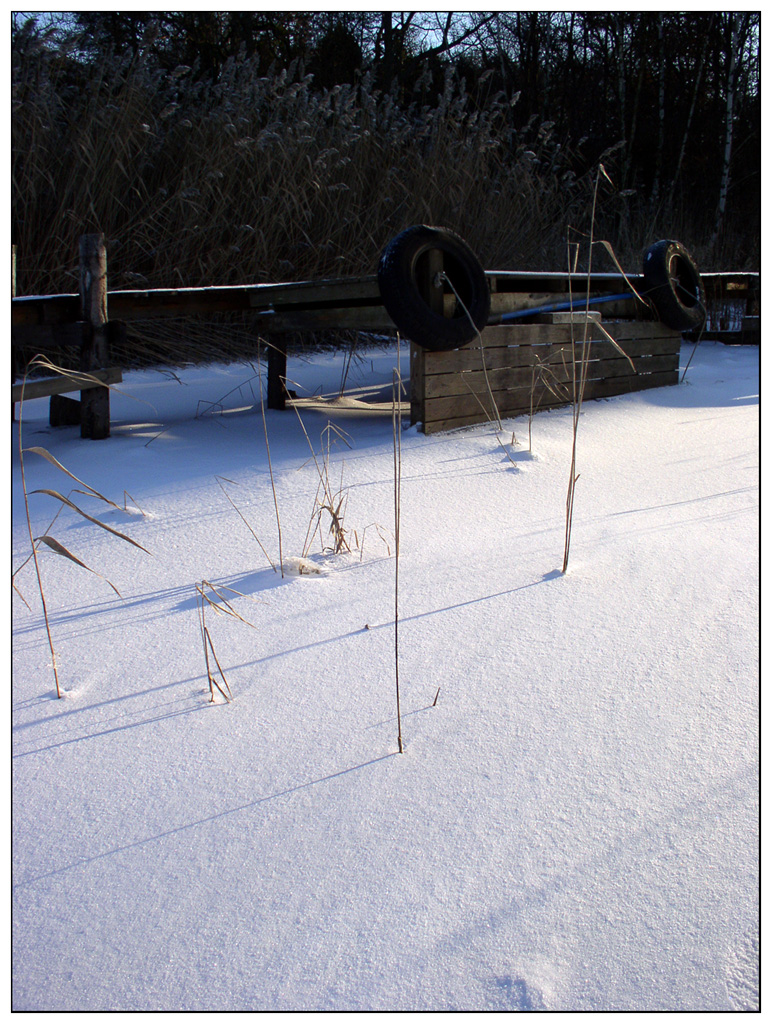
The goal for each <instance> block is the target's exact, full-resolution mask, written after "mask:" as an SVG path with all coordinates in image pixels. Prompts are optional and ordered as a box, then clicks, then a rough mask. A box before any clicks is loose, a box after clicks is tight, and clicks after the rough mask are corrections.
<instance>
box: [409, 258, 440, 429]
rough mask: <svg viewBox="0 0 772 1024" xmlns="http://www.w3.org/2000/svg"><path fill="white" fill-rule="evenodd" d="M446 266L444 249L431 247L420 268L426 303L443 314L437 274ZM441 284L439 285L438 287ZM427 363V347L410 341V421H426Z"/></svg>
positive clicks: (434, 311)
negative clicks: (425, 388) (425, 379)
mask: <svg viewBox="0 0 772 1024" xmlns="http://www.w3.org/2000/svg"><path fill="white" fill-rule="evenodd" d="M444 266H445V261H444V259H443V255H442V250H440V249H430V250H429V252H428V253H427V254H426V258H425V259H424V260H423V261H422V264H421V266H419V268H418V287H419V290H420V292H421V295H422V296H423V297H424V299H425V300H426V304H427V305H428V306H429V308H430V309H431V310H432V312H433V313H438V314H439V315H440V316H443V314H444V312H445V309H444V299H443V295H444V293H445V289H444V286H443V284H442V282H441V281H439V282H438V278H437V275H438V274H441V273H442V271H443V269H444ZM438 284H439V287H438ZM425 364H426V349H425V348H424V347H423V346H422V345H417V344H416V343H415V342H414V341H411V342H410V423H411V425H412V424H414V423H423V422H424V419H425V417H424V367H425Z"/></svg>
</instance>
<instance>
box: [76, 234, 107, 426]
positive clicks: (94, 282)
mask: <svg viewBox="0 0 772 1024" xmlns="http://www.w3.org/2000/svg"><path fill="white" fill-rule="evenodd" d="M80 312H81V319H82V320H83V321H85V323H86V324H88V325H89V326H88V327H86V328H85V329H84V335H83V345H82V346H81V357H80V368H81V370H83V371H85V372H86V373H88V372H90V371H92V370H101V369H105V368H106V367H107V365H108V349H109V345H108V338H107V327H106V324H107V252H106V250H105V239H104V235H102V234H98V235H83V236H82V237H81V239H80ZM80 436H81V437H90V438H92V439H93V440H95V441H96V440H100V439H102V438H105V437H109V436H110V389H109V388H106V387H104V388H101V387H100V388H89V389H88V391H81V393H80Z"/></svg>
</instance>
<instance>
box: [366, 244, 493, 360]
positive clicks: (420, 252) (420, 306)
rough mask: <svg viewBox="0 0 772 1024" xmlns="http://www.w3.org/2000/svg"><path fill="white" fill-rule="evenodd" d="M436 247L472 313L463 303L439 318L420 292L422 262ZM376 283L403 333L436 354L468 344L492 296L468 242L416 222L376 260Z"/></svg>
mask: <svg viewBox="0 0 772 1024" xmlns="http://www.w3.org/2000/svg"><path fill="white" fill-rule="evenodd" d="M433 249H439V250H440V251H441V252H442V255H443V264H444V269H445V273H446V274H447V276H448V279H449V280H450V281H452V283H453V287H454V288H455V289H456V291H457V292H458V294H459V296H460V298H461V302H462V303H463V305H464V306H466V309H467V310H468V311H469V316H467V314H466V313H465V312H464V309H463V308H462V306H461V303H459V302H456V308H455V310H454V313H453V316H452V317H444V316H440V314H439V313H435V312H434V311H433V310H432V309H431V307H430V306H429V304H428V302H427V301H426V300H425V299H424V297H423V295H422V294H421V290H420V283H419V282H420V281H421V278H422V276H423V270H424V266H425V264H424V261H425V259H426V257H427V254H428V253H429V252H430V251H431V250H433ZM378 286H379V288H380V290H381V299H382V300H383V305H384V306H385V307H386V312H387V313H388V314H389V316H390V317H391V319H392V320H393V321H394V323H395V324H396V325H397V328H398V329H399V331H400V333H401V334H404V335H405V337H407V338H409V339H410V341H414V342H415V343H416V344H417V345H421V346H422V347H423V348H426V349H429V350H431V351H432V352H442V351H445V350H446V349H453V348H461V347H462V346H463V345H468V344H469V342H470V341H472V340H473V339H474V338H476V337H477V332H478V331H482V329H483V328H484V327H485V326H486V325H487V323H488V317H489V315H490V310H491V294H490V289H489V287H488V279H487V278H486V276H485V271H484V270H483V268H482V266H481V265H480V262H479V261H478V259H477V257H476V256H475V254H474V253H473V252H472V250H471V249H470V248H469V246H468V245H467V244H466V242H465V241H464V240H463V239H462V238H459V236H458V235H457V234H455V233H454V232H453V231H449V230H448V229H447V228H434V227H429V225H427V224H415V225H414V226H413V227H411V228H407V230H406V231H403V232H402V233H401V234H399V235H397V236H396V238H393V239H392V240H391V241H390V242H389V244H388V245H387V246H386V248H385V249H384V250H383V253H382V255H381V259H380V262H379V264H378ZM470 317H471V320H472V322H471V323H470Z"/></svg>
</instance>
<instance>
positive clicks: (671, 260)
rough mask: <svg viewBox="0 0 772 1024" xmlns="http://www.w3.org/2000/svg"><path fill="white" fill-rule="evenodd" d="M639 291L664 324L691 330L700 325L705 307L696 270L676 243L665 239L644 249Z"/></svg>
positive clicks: (675, 329)
mask: <svg viewBox="0 0 772 1024" xmlns="http://www.w3.org/2000/svg"><path fill="white" fill-rule="evenodd" d="M643 291H644V297H645V298H648V299H650V300H651V302H652V304H653V305H654V308H655V310H656V312H657V316H658V317H659V318H660V320H661V321H662V323H663V324H665V325H666V326H667V327H672V329H673V330H674V331H691V330H698V329H699V328H700V327H701V326H702V323H703V321H704V319H705V306H704V304H703V301H702V298H703V294H702V286H701V284H700V273H699V271H698V270H697V265H696V263H695V262H694V260H693V259H692V257H691V256H690V255H689V252H688V251H687V250H686V249H685V248H684V247H683V246H682V245H681V243H680V242H674V241H672V240H670V239H667V238H665V239H663V240H662V241H661V242H656V243H655V244H654V245H652V246H651V248H650V249H648V250H647V251H646V255H645V256H644V258H643Z"/></svg>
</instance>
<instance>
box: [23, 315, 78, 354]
mask: <svg viewBox="0 0 772 1024" xmlns="http://www.w3.org/2000/svg"><path fill="white" fill-rule="evenodd" d="M87 327H88V325H87V324H86V323H85V322H84V321H82V320H79V321H76V322H75V323H72V324H25V325H24V326H21V327H12V328H11V344H12V345H13V346H14V347H16V348H29V349H32V348H34V349H35V350H36V351H38V352H42V351H44V350H45V349H47V348H75V347H80V345H82V344H83V331H84V329H85V328H87Z"/></svg>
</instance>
